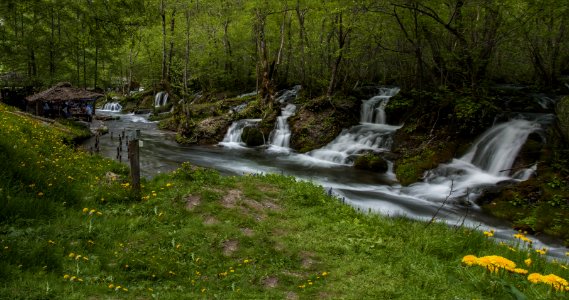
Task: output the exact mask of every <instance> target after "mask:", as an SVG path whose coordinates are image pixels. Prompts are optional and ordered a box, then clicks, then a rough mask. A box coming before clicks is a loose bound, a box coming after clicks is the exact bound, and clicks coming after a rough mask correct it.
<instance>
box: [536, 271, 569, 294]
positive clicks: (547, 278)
mask: <svg viewBox="0 0 569 300" xmlns="http://www.w3.org/2000/svg"><path fill="white" fill-rule="evenodd" d="M528 280H529V281H530V282H531V283H545V284H549V285H551V286H552V287H553V288H554V289H555V290H557V291H564V290H568V289H569V283H568V282H567V280H565V279H563V278H561V277H559V276H557V275H555V274H549V275H541V274H539V273H532V274H530V275H529V276H528Z"/></svg>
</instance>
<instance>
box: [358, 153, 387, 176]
mask: <svg viewBox="0 0 569 300" xmlns="http://www.w3.org/2000/svg"><path fill="white" fill-rule="evenodd" d="M354 168H356V169H361V170H368V171H373V172H379V173H385V172H387V170H388V168H389V166H388V165H387V161H386V160H385V159H384V158H383V157H382V156H381V154H376V153H366V154H364V155H361V156H358V157H357V158H356V160H355V161H354Z"/></svg>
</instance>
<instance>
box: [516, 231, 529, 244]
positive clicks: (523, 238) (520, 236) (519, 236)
mask: <svg viewBox="0 0 569 300" xmlns="http://www.w3.org/2000/svg"><path fill="white" fill-rule="evenodd" d="M526 234H527V232H523V233H522V232H518V233H516V234H514V238H516V239H519V240H520V241H522V242H524V243H527V244H528V245H531V244H532V243H533V241H532V240H531V239H529V238H528V237H527V236H526Z"/></svg>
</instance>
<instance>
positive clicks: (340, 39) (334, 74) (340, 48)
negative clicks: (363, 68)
mask: <svg viewBox="0 0 569 300" xmlns="http://www.w3.org/2000/svg"><path fill="white" fill-rule="evenodd" d="M336 25H337V26H338V28H337V30H338V35H337V38H338V56H337V57H336V60H335V61H334V64H333V65H332V76H331V78H330V85H328V91H327V92H326V96H327V97H328V98H330V97H332V93H333V92H334V88H335V86H336V80H337V79H336V78H337V77H338V71H339V69H340V64H341V63H342V57H343V55H344V45H345V44H346V38H347V37H348V34H349V30H348V31H346V32H344V24H343V20H342V13H339V14H338V15H337V16H336Z"/></svg>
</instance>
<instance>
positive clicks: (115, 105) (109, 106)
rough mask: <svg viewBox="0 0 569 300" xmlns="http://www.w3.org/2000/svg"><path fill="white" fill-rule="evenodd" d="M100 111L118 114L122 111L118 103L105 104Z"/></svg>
mask: <svg viewBox="0 0 569 300" xmlns="http://www.w3.org/2000/svg"><path fill="white" fill-rule="evenodd" d="M100 110H101V111H110V112H120V111H121V110H122V106H121V105H120V104H119V103H118V102H107V103H105V105H104V106H103V108H102V109H100Z"/></svg>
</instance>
